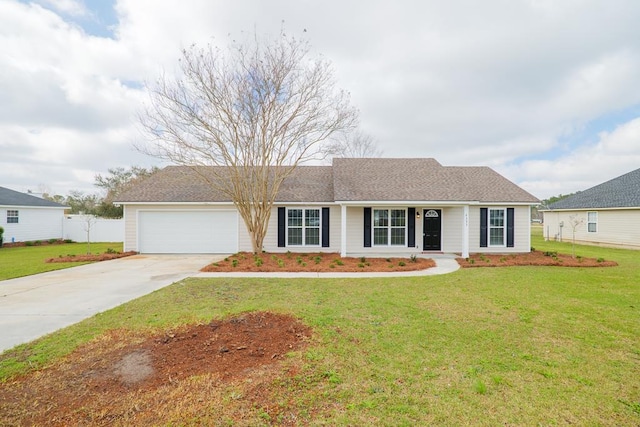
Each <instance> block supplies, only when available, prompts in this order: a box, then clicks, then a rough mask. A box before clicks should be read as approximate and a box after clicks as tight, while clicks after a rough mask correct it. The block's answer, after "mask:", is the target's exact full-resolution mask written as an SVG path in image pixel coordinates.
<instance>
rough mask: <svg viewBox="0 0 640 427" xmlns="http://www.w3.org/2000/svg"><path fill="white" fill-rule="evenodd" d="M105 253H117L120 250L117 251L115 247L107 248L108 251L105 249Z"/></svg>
mask: <svg viewBox="0 0 640 427" xmlns="http://www.w3.org/2000/svg"><path fill="white" fill-rule="evenodd" d="M104 253H105V254H117V253H118V251H116V250H115V249H113V248H107V250H106V251H104Z"/></svg>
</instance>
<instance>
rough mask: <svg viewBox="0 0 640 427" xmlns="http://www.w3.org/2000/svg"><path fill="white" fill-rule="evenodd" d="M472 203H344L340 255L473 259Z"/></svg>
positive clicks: (342, 206) (341, 216) (341, 206)
mask: <svg viewBox="0 0 640 427" xmlns="http://www.w3.org/2000/svg"><path fill="white" fill-rule="evenodd" d="M469 206H470V205H469V203H451V202H449V203H446V204H444V203H441V202H440V203H436V202H434V203H425V202H416V203H415V204H412V206H398V205H397V204H391V203H388V204H381V203H380V202H377V203H371V204H367V205H365V204H363V203H358V204H354V203H340V209H341V212H340V213H341V215H340V219H341V227H340V237H341V239H340V243H341V244H340V255H341V256H364V257H367V256H369V257H387V256H389V257H393V256H395V257H398V256H407V257H409V256H411V255H415V256H420V257H424V258H435V257H437V256H440V255H441V256H443V257H445V258H450V257H453V256H454V255H453V254H460V255H461V256H462V257H468V256H469Z"/></svg>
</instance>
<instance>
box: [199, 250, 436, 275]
mask: <svg viewBox="0 0 640 427" xmlns="http://www.w3.org/2000/svg"><path fill="white" fill-rule="evenodd" d="M435 265H436V263H435V262H434V261H433V260H432V259H427V258H415V259H411V258H367V257H364V258H352V257H345V258H342V257H340V254H338V253H331V252H329V253H292V252H287V253H278V254H269V253H263V254H260V255H254V254H252V253H249V252H240V253H237V254H235V255H233V256H230V257H228V258H226V259H225V260H224V261H220V262H216V263H213V264H210V265H207V266H206V267H204V268H202V270H200V271H204V272H393V271H415V270H426V269H427V268H431V267H435Z"/></svg>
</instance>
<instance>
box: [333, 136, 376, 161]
mask: <svg viewBox="0 0 640 427" xmlns="http://www.w3.org/2000/svg"><path fill="white" fill-rule="evenodd" d="M324 152H325V154H326V156H327V157H359V158H361V157H382V150H381V149H380V148H378V143H377V142H376V141H375V139H373V137H372V136H371V135H369V134H366V133H364V132H362V131H357V132H353V133H350V134H340V135H338V138H337V139H336V140H334V141H332V142H331V143H330V144H327V145H326V146H325V147H324Z"/></svg>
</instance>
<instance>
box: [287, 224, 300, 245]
mask: <svg viewBox="0 0 640 427" xmlns="http://www.w3.org/2000/svg"><path fill="white" fill-rule="evenodd" d="M288 244H289V245H302V228H289V239H288Z"/></svg>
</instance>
